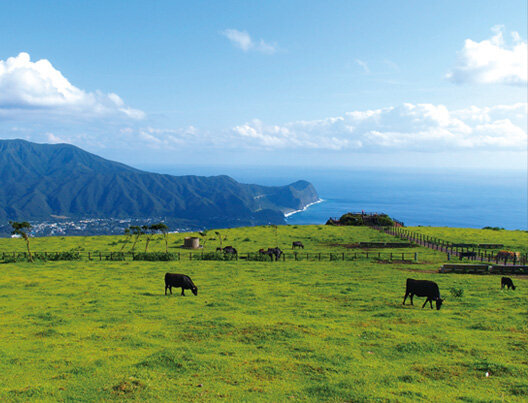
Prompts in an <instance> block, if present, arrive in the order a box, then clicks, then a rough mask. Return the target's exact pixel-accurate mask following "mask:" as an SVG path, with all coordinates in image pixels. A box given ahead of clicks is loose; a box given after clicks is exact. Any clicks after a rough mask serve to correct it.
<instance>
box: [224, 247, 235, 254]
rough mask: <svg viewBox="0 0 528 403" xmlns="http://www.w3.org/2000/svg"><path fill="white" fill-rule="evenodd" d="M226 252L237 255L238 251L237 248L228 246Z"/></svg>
mask: <svg viewBox="0 0 528 403" xmlns="http://www.w3.org/2000/svg"><path fill="white" fill-rule="evenodd" d="M224 253H232V254H233V255H237V254H238V252H237V250H236V249H235V248H233V247H232V246H226V247H225V248H224Z"/></svg>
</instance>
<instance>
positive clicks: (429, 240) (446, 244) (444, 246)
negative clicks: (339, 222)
mask: <svg viewBox="0 0 528 403" xmlns="http://www.w3.org/2000/svg"><path fill="white" fill-rule="evenodd" d="M373 228H374V229H377V230H379V231H382V232H385V233H386V234H390V235H393V236H395V237H397V238H400V239H406V240H408V241H411V242H414V243H415V244H417V245H420V246H424V247H426V248H430V249H433V250H438V251H440V252H445V253H446V254H447V260H451V257H453V256H454V257H457V258H458V259H459V260H462V259H463V258H467V259H468V260H473V261H480V262H488V263H492V262H494V263H495V264H499V263H503V264H505V265H514V266H515V265H526V264H527V262H528V253H518V252H515V253H514V255H513V258H508V257H503V256H500V255H499V256H498V255H497V254H496V253H494V252H493V251H489V250H488V249H489V247H490V245H491V246H498V247H503V246H504V245H502V244H472V243H454V242H450V241H446V240H444V239H440V238H436V237H432V236H429V235H424V234H421V233H419V232H414V231H410V230H408V229H407V228H400V227H373ZM468 252H471V255H472V256H467V253H468ZM517 253H518V254H519V257H517Z"/></svg>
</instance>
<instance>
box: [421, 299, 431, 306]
mask: <svg viewBox="0 0 528 403" xmlns="http://www.w3.org/2000/svg"><path fill="white" fill-rule="evenodd" d="M428 302H429V298H427V299H426V300H425V302H424V304H423V305H422V308H424V307H425V304H427V303H428ZM431 306H432V305H431Z"/></svg>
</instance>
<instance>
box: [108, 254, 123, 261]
mask: <svg viewBox="0 0 528 403" xmlns="http://www.w3.org/2000/svg"><path fill="white" fill-rule="evenodd" d="M106 260H111V261H114V262H122V261H123V260H125V254H124V253H123V252H112V253H110V255H108V256H106Z"/></svg>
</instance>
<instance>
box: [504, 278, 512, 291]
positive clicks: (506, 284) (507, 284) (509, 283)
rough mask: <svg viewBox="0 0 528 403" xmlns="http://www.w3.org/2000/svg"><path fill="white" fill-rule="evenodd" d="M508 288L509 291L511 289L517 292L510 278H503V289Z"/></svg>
mask: <svg viewBox="0 0 528 403" xmlns="http://www.w3.org/2000/svg"><path fill="white" fill-rule="evenodd" d="M504 287H508V290H509V289H510V288H511V289H512V290H515V286H514V285H513V281H512V279H511V278H509V277H503V278H501V288H504Z"/></svg>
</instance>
